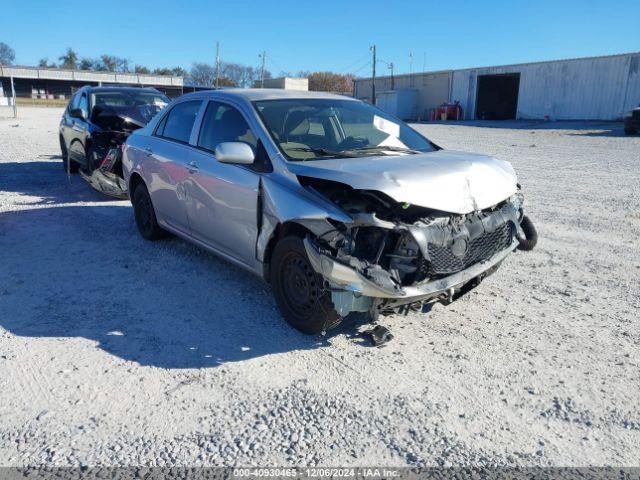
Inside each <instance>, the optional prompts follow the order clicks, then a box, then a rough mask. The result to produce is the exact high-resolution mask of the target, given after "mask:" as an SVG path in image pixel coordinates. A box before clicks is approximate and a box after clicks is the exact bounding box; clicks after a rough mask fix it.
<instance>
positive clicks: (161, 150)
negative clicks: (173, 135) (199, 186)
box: [139, 137, 191, 233]
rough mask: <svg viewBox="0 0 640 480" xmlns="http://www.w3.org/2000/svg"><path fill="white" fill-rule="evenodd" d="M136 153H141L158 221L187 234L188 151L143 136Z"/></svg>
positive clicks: (174, 144) (181, 146) (157, 138)
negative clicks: (186, 182)
mask: <svg viewBox="0 0 640 480" xmlns="http://www.w3.org/2000/svg"><path fill="white" fill-rule="evenodd" d="M142 143H143V144H142V145H141V147H142V148H141V152H140V153H139V154H140V155H145V156H146V160H145V162H144V177H145V181H146V182H147V187H148V189H149V193H150V195H151V200H152V202H153V206H154V207H155V210H156V215H157V216H158V221H159V222H160V223H163V222H164V223H167V224H168V225H169V226H171V227H174V228H176V229H178V230H181V231H183V232H185V233H189V222H188V220H187V209H186V205H185V202H186V198H185V197H186V191H185V181H186V180H187V179H188V177H189V172H188V170H187V162H188V161H189V158H190V155H191V150H190V148H189V147H187V146H185V145H181V144H179V143H175V142H171V141H169V140H164V139H162V138H159V137H145V141H144V142H142Z"/></svg>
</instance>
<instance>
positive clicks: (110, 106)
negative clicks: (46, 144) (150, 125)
mask: <svg viewBox="0 0 640 480" xmlns="http://www.w3.org/2000/svg"><path fill="white" fill-rule="evenodd" d="M168 103H169V99H168V98H167V97H166V96H164V95H163V94H162V93H160V92H149V91H143V90H141V91H139V92H136V91H129V90H121V91H117V90H111V91H106V92H94V93H92V94H91V109H92V117H93V116H95V114H96V113H97V112H100V113H101V112H105V111H109V112H115V113H119V114H126V115H129V116H132V117H134V118H136V119H139V120H140V121H143V122H144V123H146V122H149V120H151V119H152V118H153V116H154V115H155V114H156V113H158V112H159V111H160V110H162V109H163V108H164V107H165V106H166V105H167V104H168Z"/></svg>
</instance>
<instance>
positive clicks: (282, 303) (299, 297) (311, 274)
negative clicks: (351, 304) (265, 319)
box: [270, 237, 342, 335]
mask: <svg viewBox="0 0 640 480" xmlns="http://www.w3.org/2000/svg"><path fill="white" fill-rule="evenodd" d="M270 270H271V286H272V288H273V294H274V296H275V299H276V303H277V304H278V308H279V309H280V312H281V313H282V316H283V317H284V319H285V320H286V321H287V322H288V323H289V325H291V326H292V327H294V328H296V329H297V330H300V331H301V332H302V333H306V334H309V335H313V334H318V333H321V332H324V331H327V330H330V329H332V328H335V327H337V326H338V325H339V324H340V322H341V321H342V318H341V317H340V315H338V313H337V312H336V310H335V308H334V307H333V303H332V302H331V294H330V293H329V292H328V291H326V290H325V289H324V286H323V283H324V281H323V278H322V276H321V275H319V274H318V273H317V272H316V271H315V270H314V269H313V267H312V266H311V263H310V262H309V259H308V257H307V252H306V251H305V248H304V244H303V242H302V240H301V239H300V238H298V237H285V238H283V239H282V240H280V241H279V242H278V244H277V245H276V247H275V249H274V251H273V256H272V258H271V268H270Z"/></svg>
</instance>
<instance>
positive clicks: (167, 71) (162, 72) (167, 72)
mask: <svg viewBox="0 0 640 480" xmlns="http://www.w3.org/2000/svg"><path fill="white" fill-rule="evenodd" d="M153 74H154V75H173V72H172V71H171V69H170V68H166V67H163V68H154V69H153Z"/></svg>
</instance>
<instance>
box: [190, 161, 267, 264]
mask: <svg viewBox="0 0 640 480" xmlns="http://www.w3.org/2000/svg"><path fill="white" fill-rule="evenodd" d="M191 162H192V166H191V169H190V178H189V182H188V184H187V188H188V192H187V195H188V201H187V213H188V217H189V225H190V227H191V234H192V235H193V236H194V237H195V238H197V239H198V240H200V241H202V242H205V243H207V244H209V245H211V246H212V247H214V248H217V249H219V250H221V251H223V252H224V253H227V254H228V255H231V256H233V257H235V258H237V259H238V260H240V261H242V262H243V263H245V264H247V265H249V266H252V265H254V264H255V263H256V256H255V245H256V239H257V235H258V222H257V202H258V186H259V182H260V176H259V175H258V174H257V173H255V172H253V171H251V170H249V169H247V168H243V167H240V166H238V165H229V164H224V163H220V162H218V161H217V160H216V159H215V157H214V156H213V154H211V153H208V152H203V151H193V152H192V156H191Z"/></svg>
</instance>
